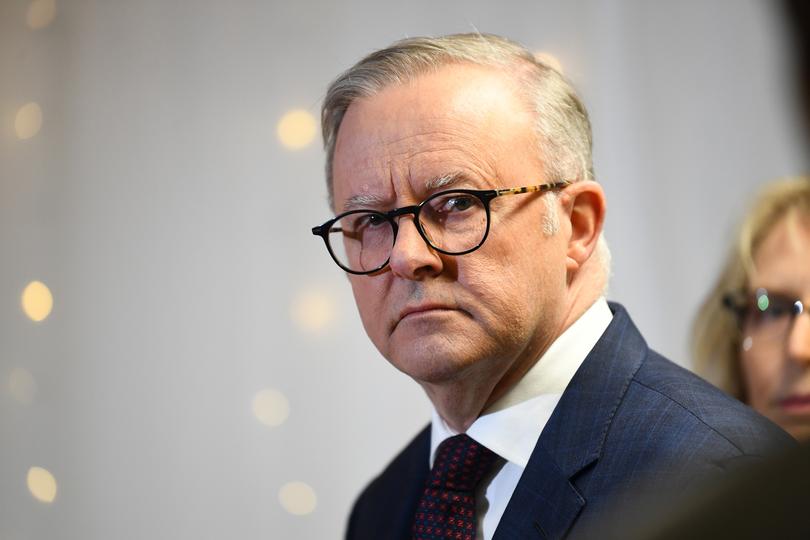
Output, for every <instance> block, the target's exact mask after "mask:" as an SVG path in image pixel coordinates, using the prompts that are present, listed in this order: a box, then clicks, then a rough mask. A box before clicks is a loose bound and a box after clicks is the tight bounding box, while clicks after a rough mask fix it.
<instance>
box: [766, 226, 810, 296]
mask: <svg viewBox="0 0 810 540" xmlns="http://www.w3.org/2000/svg"><path fill="white" fill-rule="evenodd" d="M754 263H755V267H756V270H755V272H754V276H752V280H753V281H754V282H756V285H758V286H764V287H766V288H768V287H771V288H777V287H778V288H781V289H787V290H788V292H795V293H797V294H799V293H801V294H810V215H807V214H803V213H799V212H796V211H793V212H790V213H788V214H787V215H786V216H785V217H783V218H782V219H780V220H779V221H778V222H777V223H776V224H774V226H773V227H772V228H771V230H770V231H769V232H768V234H767V235H766V236H765V238H764V240H763V241H762V243H761V244H760V245H759V247H758V248H757V251H756V253H755V256H754Z"/></svg>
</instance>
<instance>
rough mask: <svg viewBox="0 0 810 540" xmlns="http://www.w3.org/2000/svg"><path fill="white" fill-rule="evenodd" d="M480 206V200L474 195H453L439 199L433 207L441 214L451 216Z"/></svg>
mask: <svg viewBox="0 0 810 540" xmlns="http://www.w3.org/2000/svg"><path fill="white" fill-rule="evenodd" d="M478 204H479V203H478V199H477V198H476V197H474V196H472V195H467V194H464V193H452V194H448V195H447V196H444V197H438V198H437V199H436V202H435V204H433V205H432V206H433V208H435V210H436V212H438V213H440V214H450V213H454V212H465V211H467V210H469V209H470V208H473V207H475V206H477V205H478Z"/></svg>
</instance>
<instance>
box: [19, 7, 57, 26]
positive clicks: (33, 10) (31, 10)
mask: <svg viewBox="0 0 810 540" xmlns="http://www.w3.org/2000/svg"><path fill="white" fill-rule="evenodd" d="M54 17H56V0H34V1H33V2H31V4H30V5H29V6H28V15H27V17H26V19H27V21H28V26H29V27H30V28H31V29H32V30H39V29H41V28H45V27H46V26H48V25H49V24H51V23H52V22H53V18H54Z"/></svg>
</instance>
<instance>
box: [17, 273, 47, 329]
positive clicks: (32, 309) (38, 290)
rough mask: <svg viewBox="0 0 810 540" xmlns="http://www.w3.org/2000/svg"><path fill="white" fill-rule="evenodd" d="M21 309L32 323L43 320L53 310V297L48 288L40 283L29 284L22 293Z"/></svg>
mask: <svg viewBox="0 0 810 540" xmlns="http://www.w3.org/2000/svg"><path fill="white" fill-rule="evenodd" d="M22 308H23V311H24V312H25V314H26V315H28V318H29V319H31V320H32V321H35V322H39V321H43V320H45V318H46V317H48V315H50V314H51V310H52V309H53V296H52V295H51V291H50V289H48V286H47V285H45V284H44V283H42V282H41V281H32V282H31V283H29V284H28V285H27V286H26V287H25V290H23V293H22Z"/></svg>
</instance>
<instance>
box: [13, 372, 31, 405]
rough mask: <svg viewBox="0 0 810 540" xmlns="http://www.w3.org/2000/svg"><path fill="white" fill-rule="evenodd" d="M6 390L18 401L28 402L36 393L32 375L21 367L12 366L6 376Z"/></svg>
mask: <svg viewBox="0 0 810 540" xmlns="http://www.w3.org/2000/svg"><path fill="white" fill-rule="evenodd" d="M8 391H9V393H10V394H11V397H13V398H14V399H16V400H17V401H19V402H20V403H24V404H26V405H27V404H29V403H31V402H32V401H34V395H35V394H36V393H37V382H36V381H35V380H34V376H33V375H31V373H29V372H28V371H27V370H25V369H23V368H14V369H13V370H11V373H10V374H9V376H8Z"/></svg>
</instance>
